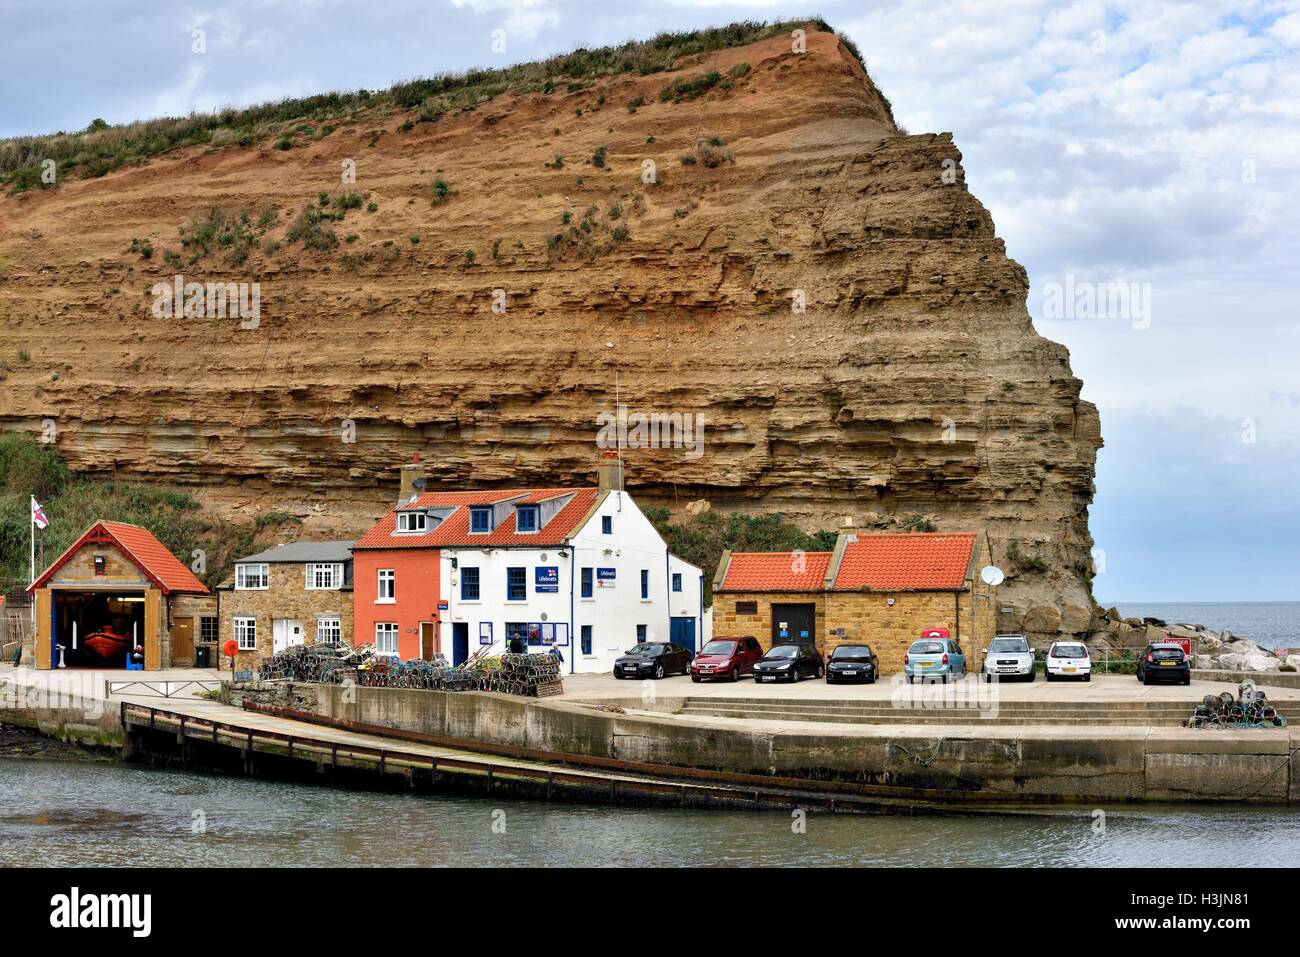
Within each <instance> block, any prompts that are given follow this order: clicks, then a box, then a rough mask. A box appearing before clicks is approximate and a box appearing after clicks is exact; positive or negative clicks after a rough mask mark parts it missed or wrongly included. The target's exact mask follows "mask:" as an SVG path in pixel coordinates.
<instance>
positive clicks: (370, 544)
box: [353, 488, 600, 549]
mask: <svg viewBox="0 0 1300 957" xmlns="http://www.w3.org/2000/svg"><path fill="white" fill-rule="evenodd" d="M561 495H572V496H573V498H572V500H571V501H570V502H569V503H568V504H567V505H565V506H564V507H563V508H562V509H560V511H559V512H558V513H557V514H556V515H553V516H552V517H551V520H550V521H548V522H547V523H546V524H545V525H544V526H542V528H541V529H540V530H538V531H537V532H530V533H523V534H521V533H519V532H516V531H515V516H514V513H513V512H512V513H511V514H510V515H509V516H508V517H507V518H506V520H505V521H503V522H502V523H501V524H500V525H498V526H497V527H496V528H495V529H493V530H492V531H491V532H488V533H487V534H482V535H471V534H470V531H469V506H471V505H494V504H498V503H501V502H506V501H511V500H517V501H518V502H520V503H537V502H543V501H546V500H548V499H552V498H557V497H559V496H561ZM599 495H600V490H599V489H595V488H545V489H493V490H489V491H480V492H425V493H424V494H423V495H419V496H417V497H416V499H415V501H414V502H403V503H401V504H400V505H397V506H395V507H394V508H392V509H391V510H389V512H388V514H387V515H385V516H384V517H383V518H381V519H380V520H379V521H378V522H377V523H376V524H375V526H374V528H372V529H371V530H370V531H368V532H366V534H364V535H362V536H361V538H360V539H358V540H357V543H356V545H354V546H353V548H354V549H368V548H450V547H452V546H461V547H466V548H474V547H477V546H483V547H495V548H499V547H501V546H505V545H559V544H561V543H562V542H564V541H565V540H566V539H567V538H568V537H569V536H570V535H572V534H573V533H574V532H575V531H577V529H578V523H579V522H580V521H582V519H583V517H584V516H586V514H587V513H588V512H589V511H591V508H592V506H593V505H595V503H596V499H597V498H598V497H599ZM439 507H442V508H447V507H450V508H453V509H455V510H454V511H453V512H452V513H451V514H450V515H448V516H447V517H446V518H445V519H443V520H442V522H441V524H439V525H438V527H437V528H435V529H433V530H432V531H430V532H429V533H427V534H425V535H409V534H394V531H393V530H394V528H395V527H396V525H397V513H398V512H399V511H409V510H410V509H414V508H439Z"/></svg>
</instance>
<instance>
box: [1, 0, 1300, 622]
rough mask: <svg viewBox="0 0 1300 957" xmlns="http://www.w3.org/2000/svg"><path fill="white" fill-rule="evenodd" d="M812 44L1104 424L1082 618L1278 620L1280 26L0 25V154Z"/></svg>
mask: <svg viewBox="0 0 1300 957" xmlns="http://www.w3.org/2000/svg"><path fill="white" fill-rule="evenodd" d="M812 15H820V16H822V17H824V18H825V19H826V20H827V21H828V22H829V23H830V24H831V25H832V26H834V27H835V28H836V29H837V30H839V31H840V32H841V33H843V34H845V35H847V36H848V37H850V38H851V39H852V40H853V41H854V42H855V43H856V44H857V46H858V47H859V49H860V50H861V52H862V54H863V56H864V58H865V59H866V61H867V66H868V69H869V71H870V73H871V75H872V77H873V79H874V80H875V82H876V84H877V85H878V86H879V87H880V88H881V89H882V90H883V91H884V93H885V94H886V96H888V97H889V98H890V100H891V101H892V103H893V107H894V113H895V116H896V118H897V120H898V122H899V123H900V124H901V125H902V126H903V127H905V128H906V129H907V130H909V131H911V132H913V133H922V132H942V131H951V132H952V133H953V135H954V138H955V142H956V144H957V146H958V148H959V149H960V150H961V151H962V154H963V166H964V168H965V170H966V179H967V183H968V185H969V187H970V189H971V191H972V192H973V193H974V194H975V195H976V196H977V197H978V198H979V199H980V200H981V201H982V202H983V203H984V204H985V206H987V207H988V208H989V210H990V212H991V213H992V215H993V219H994V221H995V222H996V224H997V229H998V234H999V236H1001V237H1002V238H1003V239H1004V240H1005V242H1006V244H1007V251H1008V253H1009V254H1010V255H1011V257H1012V258H1014V259H1016V260H1017V261H1019V262H1020V263H1021V264H1023V265H1024V266H1025V268H1026V269H1027V270H1028V272H1029V277H1030V284H1031V288H1030V294H1029V301H1028V307H1029V311H1030V315H1031V316H1032V317H1033V319H1034V324H1035V327H1036V328H1037V330H1038V331H1039V332H1040V333H1041V334H1042V335H1044V336H1047V337H1048V338H1051V339H1054V340H1056V341H1058V342H1062V343H1064V344H1065V345H1066V346H1068V347H1069V349H1070V353H1071V364H1072V367H1073V370H1074V373H1075V374H1076V375H1077V376H1079V377H1080V378H1081V379H1082V380H1083V382H1084V390H1083V394H1084V397H1085V398H1087V399H1089V400H1091V401H1092V402H1095V403H1096V404H1097V405H1098V407H1099V408H1100V410H1101V422H1102V435H1103V437H1104V439H1105V442H1106V447H1105V448H1104V449H1102V451H1101V452H1100V454H1099V456H1098V463H1097V495H1096V499H1095V501H1094V503H1093V506H1092V509H1091V527H1092V531H1093V536H1094V538H1095V539H1096V544H1097V548H1098V550H1099V551H1098V552H1097V554H1096V556H1095V559H1096V564H1097V565H1098V571H1099V574H1098V576H1097V579H1096V581H1095V584H1094V590H1095V593H1096V595H1097V598H1098V599H1099V600H1100V601H1101V602H1102V603H1103V604H1109V603H1111V602H1117V601H1132V602H1140V601H1216V600H1217V601H1267V600H1295V599H1300V495H1298V494H1297V490H1298V489H1300V319H1298V318H1297V309H1296V302H1297V295H1296V290H1297V285H1298V281H1300V265H1297V260H1298V259H1300V255H1298V252H1297V251H1298V250H1300V217H1298V216H1297V210H1300V177H1297V170H1296V168H1295V167H1296V166H1297V164H1300V0H1292V2H1252V0H1237V2H1232V3H1228V2H1218V0H1198V2H1195V3H1176V2H1146V0H1132V2H1116V3H1102V2H1094V0H1079V2H1056V3H1049V2H1036V0H987V2H986V0H973V2H907V0H904V2H894V0H880V2H870V3H864V2H862V0H856V2H840V0H820V2H817V3H800V2H781V3H777V2H770V3H769V2H732V0H641V2H634V0H626V2H620V3H609V2H595V0H418V2H417V0H372V2H369V3H358V2H356V0H210V2H189V0H171V2H158V3H150V2H147V0H84V2H70V0H44V2H43V3H41V4H40V5H39V6H32V5H31V4H30V3H28V2H22V0H0V23H3V24H4V28H3V31H0V137H5V136H13V135H18V134H22V133H34V132H49V131H53V130H58V129H69V130H70V129H80V128H83V127H84V126H86V124H87V123H89V121H90V120H91V119H92V118H94V117H103V118H104V119H106V120H108V121H109V122H113V123H117V122H125V121H129V120H133V119H139V118H144V117H152V116H158V115H176V114H184V113H188V112H190V111H192V110H199V111H207V110H212V109H216V108H219V107H222V106H242V105H248V104H252V103H258V102H263V101H266V100H274V99H279V98H281V97H285V96H299V95H307V94H313V93H320V92H325V91H328V90H351V89H359V88H368V89H377V88H383V87H387V86H389V85H391V84H392V83H393V82H394V81H397V80H403V79H410V78H413V77H417V76H428V75H430V74H434V73H440V72H455V71H459V70H463V69H466V68H469V67H474V66H498V65H505V64H507V63H512V62H520V61H527V60H532V59H536V58H539V57H544V56H549V55H551V54H553V53H557V52H562V51H566V50H570V49H573V48H575V47H578V46H596V45H604V44H608V43H616V42H620V41H623V40H626V39H642V38H646V37H649V36H651V35H653V34H655V33H657V32H659V31H661V30H687V29H694V28H698V27H704V26H710V25H721V24H725V23H730V22H732V21H735V20H743V19H762V20H781V19H791V18H797V17H802V16H812ZM196 30H202V31H203V38H204V41H205V46H206V49H205V52H203V53H202V54H196V53H195V52H194V50H193V48H194V46H195V41H194V37H195V33H194V31H196ZM496 31H500V32H499V33H498V32H496ZM502 41H504V42H502ZM494 46H495V49H494ZM502 47H504V48H503V49H502ZM2 225H3V224H0V228H2ZM1121 293H1122V295H1121ZM1093 300H1097V301H1099V302H1100V303H1101V307H1100V308H1096V309H1089V308H1088V304H1089V302H1091V301H1093Z"/></svg>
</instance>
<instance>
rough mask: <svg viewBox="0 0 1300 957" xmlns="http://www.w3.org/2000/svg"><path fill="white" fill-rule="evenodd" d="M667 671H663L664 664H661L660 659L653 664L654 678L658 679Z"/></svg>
mask: <svg viewBox="0 0 1300 957" xmlns="http://www.w3.org/2000/svg"><path fill="white" fill-rule="evenodd" d="M667 673H668V672H666V671H664V665H663V662H662V661H661V662H659V663H658V664H657V665H655V679H656V680H658V679H659V678H662V677H663V676H664V675H666V674H667Z"/></svg>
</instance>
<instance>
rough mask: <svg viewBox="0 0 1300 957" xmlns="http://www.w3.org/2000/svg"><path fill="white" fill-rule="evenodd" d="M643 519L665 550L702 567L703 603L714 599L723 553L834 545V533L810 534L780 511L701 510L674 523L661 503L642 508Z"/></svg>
mask: <svg viewBox="0 0 1300 957" xmlns="http://www.w3.org/2000/svg"><path fill="white" fill-rule="evenodd" d="M643 511H644V512H645V516H646V518H648V519H649V520H650V522H651V524H653V525H654V527H655V528H656V529H657V530H658V531H659V534H660V535H662V536H663V538H664V541H666V542H667V543H668V550H669V551H670V552H672V553H673V554H674V555H677V556H680V557H681V558H684V559H685V560H686V561H688V562H690V563H691V564H693V565H698V566H700V568H701V569H703V570H704V583H705V599H704V600H705V604H712V602H713V587H712V584H711V582H712V580H713V573H714V572H715V571H716V570H717V567H718V561H719V560H720V559H721V558H722V553H723V552H724V551H727V550H728V549H730V550H731V551H740V552H787V551H793V550H795V549H802V550H803V551H806V552H825V551H830V550H831V549H833V548H834V547H835V538H836V534H835V532H817V533H815V534H812V535H809V534H807V533H806V532H804V531H803V530H801V529H800V528H799V527H798V526H796V525H791V524H790V523H789V522H787V521H785V519H784V518H783V517H782V516H781V515H779V514H771V515H750V514H746V513H743V512H731V513H729V514H722V513H720V512H712V511H710V512H704V513H703V514H702V515H697V516H695V517H694V518H687V519H685V520H684V521H682V522H681V523H680V524H678V523H674V522H673V519H672V513H671V512H670V511H669V510H668V509H667V508H663V507H661V506H653V507H650V508H645V509H643Z"/></svg>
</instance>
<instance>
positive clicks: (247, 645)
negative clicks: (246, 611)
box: [233, 615, 257, 651]
mask: <svg viewBox="0 0 1300 957" xmlns="http://www.w3.org/2000/svg"><path fill="white" fill-rule="evenodd" d="M233 624H234V629H235V643H236V644H237V645H238V646H239V650H240V651H256V650H257V619H256V618H253V617H251V616H248V615H236V616H235V618H234V623H233Z"/></svg>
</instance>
